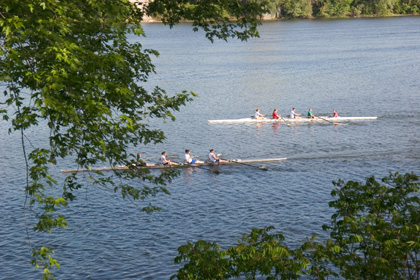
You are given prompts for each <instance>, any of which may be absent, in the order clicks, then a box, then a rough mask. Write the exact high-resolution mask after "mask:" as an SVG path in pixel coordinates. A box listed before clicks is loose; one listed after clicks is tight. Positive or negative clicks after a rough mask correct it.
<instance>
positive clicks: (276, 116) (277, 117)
mask: <svg viewBox="0 0 420 280" xmlns="http://www.w3.org/2000/svg"><path fill="white" fill-rule="evenodd" d="M280 118H281V115H277V109H274V111H273V119H274V120H278V119H280Z"/></svg>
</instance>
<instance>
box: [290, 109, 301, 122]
mask: <svg viewBox="0 0 420 280" xmlns="http://www.w3.org/2000/svg"><path fill="white" fill-rule="evenodd" d="M295 110H296V109H295V108H293V109H292V111H291V112H290V118H291V119H299V118H300V115H301V114H298V113H296V112H295Z"/></svg>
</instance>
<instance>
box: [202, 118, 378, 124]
mask: <svg viewBox="0 0 420 280" xmlns="http://www.w3.org/2000/svg"><path fill="white" fill-rule="evenodd" d="M377 118H378V117H337V118H313V119H310V118H299V119H289V118H284V120H282V119H277V120H274V119H254V118H243V119H230V120H209V121H208V122H209V123H278V122H284V121H286V122H287V123H312V122H317V123H318V122H326V121H327V122H350V121H365V120H376V119H377Z"/></svg>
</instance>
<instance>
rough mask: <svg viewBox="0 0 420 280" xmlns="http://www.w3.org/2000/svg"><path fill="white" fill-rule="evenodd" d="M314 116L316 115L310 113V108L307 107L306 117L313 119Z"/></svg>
mask: <svg viewBox="0 0 420 280" xmlns="http://www.w3.org/2000/svg"><path fill="white" fill-rule="evenodd" d="M315 117H316V116H315V115H314V114H312V109H311V108H309V111H308V119H314V118H315Z"/></svg>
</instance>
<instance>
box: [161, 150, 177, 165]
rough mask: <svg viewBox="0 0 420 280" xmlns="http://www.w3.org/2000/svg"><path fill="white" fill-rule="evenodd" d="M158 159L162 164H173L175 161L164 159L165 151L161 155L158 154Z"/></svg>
mask: <svg viewBox="0 0 420 280" xmlns="http://www.w3.org/2000/svg"><path fill="white" fill-rule="evenodd" d="M159 160H160V162H161V163H162V164H163V165H172V164H175V162H173V161H170V160H168V159H166V152H162V155H161V156H160V158H159Z"/></svg>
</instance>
